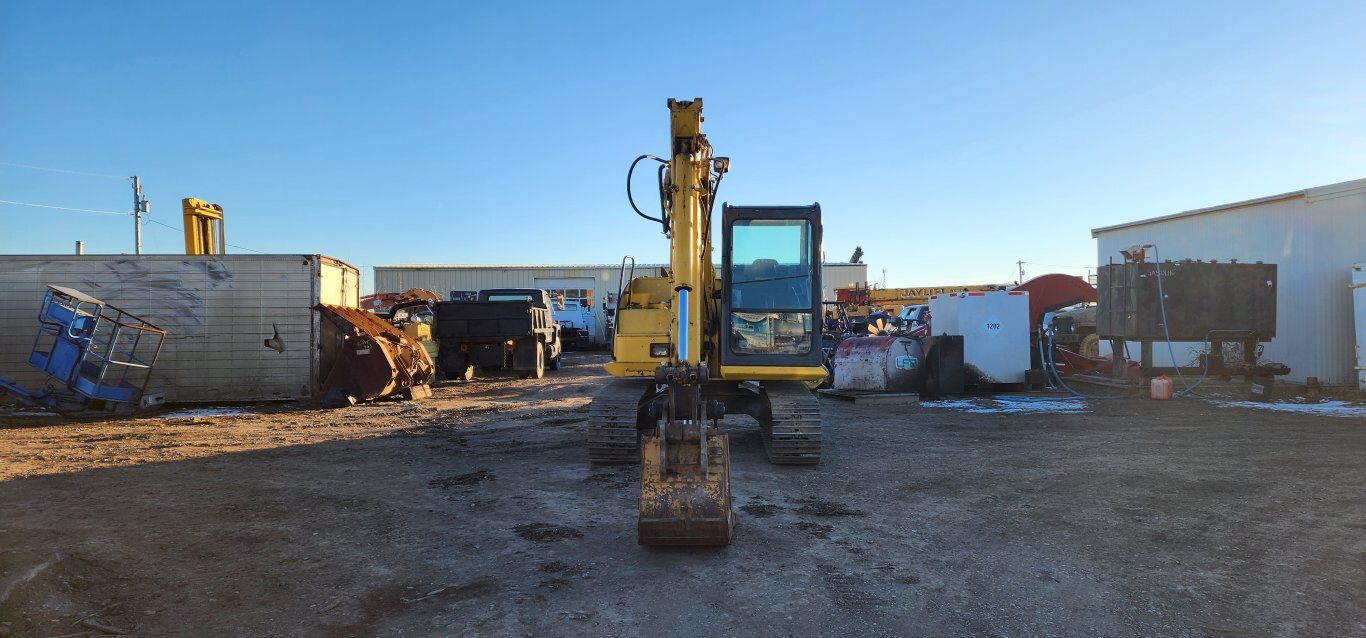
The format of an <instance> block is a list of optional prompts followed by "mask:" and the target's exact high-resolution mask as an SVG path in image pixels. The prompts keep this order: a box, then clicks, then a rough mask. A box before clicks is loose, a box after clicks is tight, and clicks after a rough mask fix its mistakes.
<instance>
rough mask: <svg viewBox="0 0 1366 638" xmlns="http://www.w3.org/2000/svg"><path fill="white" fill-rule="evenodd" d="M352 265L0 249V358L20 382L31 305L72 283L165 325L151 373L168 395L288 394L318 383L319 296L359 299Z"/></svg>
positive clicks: (312, 390)
mask: <svg viewBox="0 0 1366 638" xmlns="http://www.w3.org/2000/svg"><path fill="white" fill-rule="evenodd" d="M359 282H360V273H359V271H357V270H356V268H355V267H353V266H351V265H349V264H347V263H345V262H343V261H341V260H338V259H334V258H332V257H327V256H325V255H316V254H315V255H303V254H274V255H0V370H3V371H4V373H5V375H6V376H9V377H11V378H12V380H13V381H14V382H15V383H17V384H19V385H22V386H25V387H40V386H41V385H42V384H44V383H46V378H47V377H46V376H45V375H44V374H43V373H42V372H41V371H39V370H34V369H32V368H29V367H28V365H27V361H28V357H29V353H30V351H31V350H32V347H33V312H34V309H35V308H37V307H38V305H39V304H40V303H41V302H42V300H43V297H44V295H45V294H46V291H47V290H48V286H50V285H55V286H63V287H67V288H73V289H77V290H80V291H81V292H82V293H84V294H87V295H89V296H91V297H94V298H97V299H99V300H101V301H103V302H105V303H107V304H110V305H112V306H115V307H118V308H120V309H122V310H124V311H127V312H128V313H131V314H133V315H136V316H138V317H141V318H143V319H145V320H146V321H148V322H150V323H152V324H154V325H156V326H158V327H160V328H161V329H163V330H165V331H166V343H165V346H164V347H163V349H162V352H161V356H160V359H159V361H158V364H157V366H156V368H155V369H154V370H152V372H151V377H150V379H149V380H148V382H147V388H146V392H147V393H148V394H160V395H163V396H164V397H165V399H166V401H167V402H168V403H177V402H224V401H288V400H300V399H310V398H312V397H313V396H314V395H315V394H316V393H317V392H318V391H319V390H320V388H321V381H322V379H321V378H320V374H321V369H322V366H321V361H320V350H319V344H320V339H321V317H320V316H319V314H318V313H316V312H314V311H313V307H314V306H316V305H318V304H320V303H326V304H333V305H338V306H345V307H350V308H355V307H357V306H358V304H359V297H360V294H359V293H360V283H359Z"/></svg>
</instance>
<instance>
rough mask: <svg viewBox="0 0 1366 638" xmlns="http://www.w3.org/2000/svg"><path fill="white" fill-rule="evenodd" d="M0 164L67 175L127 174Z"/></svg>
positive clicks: (124, 176) (107, 175)
mask: <svg viewBox="0 0 1366 638" xmlns="http://www.w3.org/2000/svg"><path fill="white" fill-rule="evenodd" d="M0 166H13V167H14V168H27V169H29V170H34V171H47V172H49V173H66V174H68V175H89V176H91V177H112V178H114V179H128V176H127V175H114V174H113V173H92V172H90V171H73V170H70V169H65V168H48V167H46V166H34V165H32V164H16V163H14V162H0Z"/></svg>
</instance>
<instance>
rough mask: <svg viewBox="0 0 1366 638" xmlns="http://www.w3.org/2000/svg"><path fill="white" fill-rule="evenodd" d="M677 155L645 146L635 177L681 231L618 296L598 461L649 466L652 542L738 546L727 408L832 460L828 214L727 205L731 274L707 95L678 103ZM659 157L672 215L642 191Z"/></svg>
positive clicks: (776, 444)
mask: <svg viewBox="0 0 1366 638" xmlns="http://www.w3.org/2000/svg"><path fill="white" fill-rule="evenodd" d="M668 105H669V116H670V125H671V127H670V128H671V132H672V135H671V137H670V140H669V141H670V149H671V150H670V155H669V157H668V159H665V158H660V157H655V156H652V155H642V156H640V157H638V158H636V160H635V161H634V162H632V164H631V168H630V169H629V170H628V171H627V175H626V188H627V199H628V200H629V201H630V203H631V207H632V208H633V209H635V212H636V214H637V215H640V216H641V217H644V218H646V219H648V220H651V221H653V222H655V223H658V224H660V225H661V226H662V228H663V231H664V233H665V234H666V235H667V236H668V239H669V270H668V276H667V277H660V276H643V277H635V276H634V272H633V271H634V267H633V266H632V267H631V271H630V272H629V273H628V271H627V264H628V261H629V260H630V258H627V260H623V262H622V281H623V282H627V283H624V285H623V286H622V290H621V291H620V293H619V294H618V296H617V300H618V301H617V310H616V332H615V335H614V336H613V340H612V361H611V362H610V363H608V364H607V365H606V368H607V372H608V373H610V374H611V375H612V376H613V377H617V378H614V379H612V380H611V381H610V382H609V383H608V385H607V386H606V387H604V388H602V389H601V390H600V391H599V392H598V393H597V394H596V395H594V397H593V401H592V404H591V406H590V411H589V412H590V415H589V427H588V432H589V435H588V436H589V442H588V456H589V460H590V461H592V462H593V463H636V462H638V463H640V465H641V479H640V519H639V522H638V526H637V532H638V538H639V541H640V544H642V545H727V544H729V543H730V541H731V536H732V534H733V532H734V527H735V516H734V514H733V512H732V510H731V497H730V440H729V435H728V434H727V433H725V432H723V431H722V429H721V421H722V419H723V418H724V417H725V415H726V414H747V415H749V416H751V417H753V418H754V419H755V420H756V421H757V422H758V423H759V435H760V437H761V438H762V440H763V443H764V447H765V449H766V450H767V453H768V458H769V461H770V462H772V463H775V464H787V465H814V464H816V463H819V462H820V458H821V422H820V406H819V403H818V402H817V399H816V397H815V396H814V395H813V394H812V393H811V391H810V390H808V389H807V386H806V383H807V382H816V381H819V380H821V379H823V378H825V369H824V368H823V367H822V365H821V364H822V359H821V349H820V311H821V301H822V300H821V280H820V275H821V263H820V254H821V210H820V205H819V204H812V205H809V206H731V205H729V204H725V205H723V206H722V216H721V226H720V229H719V231H720V233H721V272H719V273H718V272H717V270H716V266H715V265H714V262H713V255H712V247H713V236H712V233H713V224H712V212H713V210H714V208H715V205H716V193H717V188H718V186H719V185H720V183H721V180H722V178H723V177H724V176H725V174H726V172H727V170H728V169H729V167H730V161H729V159H728V158H725V157H714V156H713V155H712V147H711V144H710V143H709V142H708V141H707V138H706V136H705V135H703V134H702V100H701V98H697V99H694V100H691V101H681V100H672V99H671V100H669V103H668ZM647 160H652V161H655V162H658V164H659V166H658V167H657V168H658V170H657V174H656V177H657V181H658V184H659V201H660V214H659V216H658V217H654V216H651V215H647V214H646V213H645V212H643V211H641V210H640V207H639V206H637V205H636V203H635V199H634V197H632V196H631V179H632V176H633V174H634V171H635V169H636V166H637V165H638V164H640V163H641V162H642V161H647Z"/></svg>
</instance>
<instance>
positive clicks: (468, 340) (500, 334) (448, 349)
mask: <svg viewBox="0 0 1366 638" xmlns="http://www.w3.org/2000/svg"><path fill="white" fill-rule="evenodd" d="M434 310H435V312H436V323H435V325H434V326H433V330H432V337H433V338H434V339H436V340H437V342H438V343H439V344H440V346H439V349H438V354H437V366H438V367H440V368H441V371H442V372H444V373H445V375H446V377H447V378H451V379H462V380H465V381H469V380H471V379H473V378H474V369H475V366H478V367H480V368H481V369H485V370H497V369H503V370H515V371H516V372H517V373H518V375H519V376H521V378H523V379H527V378H533V377H534V378H537V379H539V378H541V377H542V376H544V375H545V371H546V369H547V368H548V369H550V370H558V369H560V331H559V326H557V325H556V324H555V320H554V318H553V317H552V316H551V311H550V295H549V294H547V293H546V291H544V290H537V289H534V288H496V289H492V290H480V291H479V296H478V299H477V300H476V301H443V302H441V303H438V304H436V308H435V309H434Z"/></svg>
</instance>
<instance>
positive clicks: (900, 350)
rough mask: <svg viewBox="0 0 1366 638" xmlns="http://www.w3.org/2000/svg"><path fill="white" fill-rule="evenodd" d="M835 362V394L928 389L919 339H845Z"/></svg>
mask: <svg viewBox="0 0 1366 638" xmlns="http://www.w3.org/2000/svg"><path fill="white" fill-rule="evenodd" d="M834 362H835V389H836V390H858V391H865V392H919V391H921V390H923V389H924V387H925V369H924V355H923V353H922V351H921V348H920V342H919V341H918V340H916V339H910V338H907V337H853V338H849V339H845V340H844V341H842V342H840V345H839V348H837V349H836V350H835V358H834Z"/></svg>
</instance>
